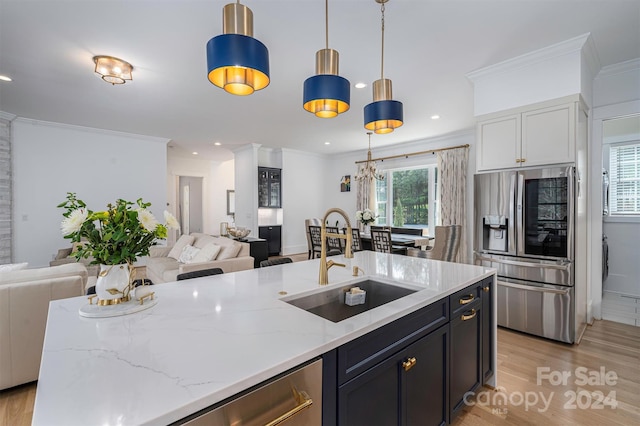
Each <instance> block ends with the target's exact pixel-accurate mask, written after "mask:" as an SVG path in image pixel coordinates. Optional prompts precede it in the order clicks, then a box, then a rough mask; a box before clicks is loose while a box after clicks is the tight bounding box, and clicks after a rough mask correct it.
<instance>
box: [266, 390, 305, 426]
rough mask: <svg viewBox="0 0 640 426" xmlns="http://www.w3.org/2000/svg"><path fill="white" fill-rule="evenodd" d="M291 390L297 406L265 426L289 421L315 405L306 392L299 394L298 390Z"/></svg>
mask: <svg viewBox="0 0 640 426" xmlns="http://www.w3.org/2000/svg"><path fill="white" fill-rule="evenodd" d="M291 390H292V391H293V398H294V399H295V400H296V404H297V405H296V406H295V407H293V408H292V409H291V410H289V411H287V412H286V413H284V414H283V415H281V416H279V417H278V418H277V419H275V420H272V421H270V422H269V423H267V424H266V425H265V426H276V425H279V424H280V423H283V422H285V421H287V420H289V419H290V418H291V417H293V416H295V415H296V414H298V413H299V412H300V411H302V410H304V409H305V408H308V407H310V406H311V405H312V404H313V400H312V399H311V398H310V397H309V395H308V394H307V393H306V392H305V391H300V392H298V390H297V389H296V388H292V389H291Z"/></svg>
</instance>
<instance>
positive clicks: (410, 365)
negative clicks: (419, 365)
mask: <svg viewBox="0 0 640 426" xmlns="http://www.w3.org/2000/svg"><path fill="white" fill-rule="evenodd" d="M416 362H418V361H417V360H416V358H415V357H411V358H409V359H407V360H406V361H405V362H403V363H402V367H403V368H404V371H409V370H411V369H412V368H413V366H414V365H416Z"/></svg>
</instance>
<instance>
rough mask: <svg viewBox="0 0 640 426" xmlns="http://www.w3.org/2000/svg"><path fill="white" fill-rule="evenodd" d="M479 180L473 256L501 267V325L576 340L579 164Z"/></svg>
mask: <svg viewBox="0 0 640 426" xmlns="http://www.w3.org/2000/svg"><path fill="white" fill-rule="evenodd" d="M474 180H475V182H474V183H475V215H474V218H475V219H474V220H475V226H474V228H475V235H474V257H475V263H476V264H478V265H484V266H490V267H493V268H496V269H497V270H498V288H497V289H498V306H497V310H498V325H500V326H503V327H507V328H511V329H514V330H519V331H523V332H526V333H530V334H534V335H537V336H542V337H547V338H550V339H554V340H559V341H563V342H567V343H573V342H574V341H575V338H576V320H575V279H574V253H575V250H574V224H575V211H574V208H575V190H574V188H575V169H574V167H573V166H563V167H550V168H536V169H523V170H519V171H504V172H496V173H484V174H476V175H475V179H474Z"/></svg>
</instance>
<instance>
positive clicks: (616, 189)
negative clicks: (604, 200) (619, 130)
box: [609, 141, 640, 215]
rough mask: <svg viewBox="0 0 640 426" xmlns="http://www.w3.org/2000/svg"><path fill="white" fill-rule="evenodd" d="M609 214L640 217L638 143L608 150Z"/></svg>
mask: <svg viewBox="0 0 640 426" xmlns="http://www.w3.org/2000/svg"><path fill="white" fill-rule="evenodd" d="M609 159H610V160H609V173H610V190H609V201H610V204H611V205H610V208H611V214H614V215H616V214H617V215H640V141H635V142H633V143H630V144H629V143H626V144H619V145H612V146H611V147H610V150H609Z"/></svg>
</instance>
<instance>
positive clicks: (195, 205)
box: [177, 176, 203, 235]
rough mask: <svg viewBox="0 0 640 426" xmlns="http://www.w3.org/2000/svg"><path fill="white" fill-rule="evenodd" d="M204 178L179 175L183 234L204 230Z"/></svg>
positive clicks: (179, 206)
mask: <svg viewBox="0 0 640 426" xmlns="http://www.w3.org/2000/svg"><path fill="white" fill-rule="evenodd" d="M202 194H203V193H202V178H201V177H194V176H178V194H177V199H178V211H177V214H178V218H177V219H178V221H179V222H180V229H181V230H182V234H184V235H188V234H190V233H192V232H202V229H203V219H202V218H203V209H202Z"/></svg>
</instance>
